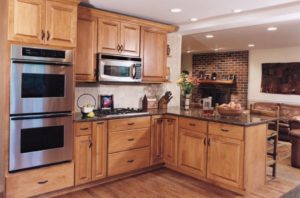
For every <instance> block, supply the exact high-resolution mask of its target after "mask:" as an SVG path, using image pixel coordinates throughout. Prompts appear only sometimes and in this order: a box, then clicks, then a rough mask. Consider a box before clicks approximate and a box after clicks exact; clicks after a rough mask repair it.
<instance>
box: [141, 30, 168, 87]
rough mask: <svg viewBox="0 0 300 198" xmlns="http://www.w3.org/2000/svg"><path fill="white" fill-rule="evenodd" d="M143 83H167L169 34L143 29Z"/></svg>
mask: <svg viewBox="0 0 300 198" xmlns="http://www.w3.org/2000/svg"><path fill="white" fill-rule="evenodd" d="M142 50H143V81H144V82H147V81H149V82H164V81H166V66H167V34H166V33H165V32H161V31H157V30H153V29H150V28H143V29H142Z"/></svg>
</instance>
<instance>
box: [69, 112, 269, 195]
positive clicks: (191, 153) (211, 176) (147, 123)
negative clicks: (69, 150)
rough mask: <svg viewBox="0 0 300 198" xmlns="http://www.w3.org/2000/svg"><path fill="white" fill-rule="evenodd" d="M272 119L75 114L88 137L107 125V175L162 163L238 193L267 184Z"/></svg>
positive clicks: (186, 114) (178, 114) (187, 114)
mask: <svg viewBox="0 0 300 198" xmlns="http://www.w3.org/2000/svg"><path fill="white" fill-rule="evenodd" d="M271 121H274V118H272V117H267V116H260V115H250V114H249V113H244V114H242V115H241V116H238V117H230V116H220V115H213V116H209V115H205V114H204V113H203V111H202V110H200V109H191V110H189V111H185V110H182V109H180V108H176V107H173V108H169V109H164V110H157V109H154V110H149V111H147V112H143V113H141V114H134V115H130V114H127V115H126V114H122V115H117V116H116V115H106V116H99V117H95V118H82V116H81V114H80V113H76V114H75V115H74V122H75V126H76V131H78V130H80V129H86V128H87V126H90V128H91V129H90V131H91V132H90V133H89V134H90V135H91V139H93V138H92V135H93V133H94V131H93V129H95V126H94V125H95V124H96V125H97V123H98V124H99V123H100V124H101V125H103V127H104V128H107V131H105V130H104V128H103V127H102V131H104V132H103V133H107V135H103V138H107V147H108V151H105V153H104V154H103V156H106V157H105V158H103V161H105V162H106V161H107V167H106V170H103V172H106V173H107V174H106V176H105V177H110V176H115V175H120V174H125V173H129V172H132V171H135V170H139V169H142V168H148V167H152V166H156V165H164V166H165V167H167V168H170V169H172V170H175V171H178V172H181V173H183V174H186V175H190V176H192V177H194V178H197V179H200V180H204V181H206V182H209V183H212V184H214V185H217V186H220V187H223V188H226V189H229V190H232V191H235V192H238V193H241V194H244V193H247V192H249V191H252V190H254V189H256V188H258V187H260V186H262V185H264V184H265V177H266V152H267V151H266V138H267V123H268V122H271ZM87 123H89V125H87ZM96 128H97V127H96ZM77 134H80V132H79V133H78V132H77ZM89 134H88V135H89ZM75 138H82V136H77V137H75ZM84 139H85V140H88V139H90V138H88V137H86V138H84ZM77 142H78V141H77ZM75 148H78V145H77V146H75ZM79 150H80V149H79ZM75 152H76V151H75ZM75 156H76V153H75ZM149 156H150V157H149ZM78 158H79V156H78ZM91 158H92V157H91ZM131 158H132V159H131ZM123 161H124V163H123ZM78 163H85V162H82V161H81V162H80V161H78V162H77V164H78ZM81 167H82V166H81ZM75 169H76V161H75ZM81 171H82V170H81ZM76 173H77V174H80V170H78V171H75V175H76ZM91 180H92V179H91ZM91 180H87V181H83V183H86V182H88V181H91ZM75 183H76V181H75ZM77 183H78V184H82V181H78V182H77Z"/></svg>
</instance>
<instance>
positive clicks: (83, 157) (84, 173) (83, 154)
mask: <svg viewBox="0 0 300 198" xmlns="http://www.w3.org/2000/svg"><path fill="white" fill-rule="evenodd" d="M91 168H92V138H91V135H84V136H79V137H76V138H75V185H80V184H84V183H87V182H90V181H91V179H92V170H91Z"/></svg>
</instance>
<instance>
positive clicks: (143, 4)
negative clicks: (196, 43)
mask: <svg viewBox="0 0 300 198" xmlns="http://www.w3.org/2000/svg"><path fill="white" fill-rule="evenodd" d="M81 1H82V2H84V3H87V4H90V5H91V6H94V7H96V8H100V9H103V10H109V11H113V12H118V13H122V14H127V15H131V16H136V17H141V18H145V19H150V20H154V21H158V22H164V23H168V24H175V25H182V24H188V23H191V22H190V21H189V19H190V18H192V17H195V18H198V19H199V20H202V19H208V18H214V17H220V16H224V15H234V14H233V13H232V10H233V9H242V10H243V11H253V10H257V9H261V8H267V7H271V6H278V5H282V4H285V3H291V2H296V1H297V0H81ZM171 8H181V9H182V12H181V13H176V14H174V13H171V12H170V11H169V10H170V9H171Z"/></svg>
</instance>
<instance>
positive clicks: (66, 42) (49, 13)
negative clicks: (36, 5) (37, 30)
mask: <svg viewBox="0 0 300 198" xmlns="http://www.w3.org/2000/svg"><path fill="white" fill-rule="evenodd" d="M76 33H77V5H72V4H71V5H70V4H67V3H65V2H57V1H51V0H47V1H46V44H48V45H54V46H61V47H76Z"/></svg>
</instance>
